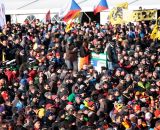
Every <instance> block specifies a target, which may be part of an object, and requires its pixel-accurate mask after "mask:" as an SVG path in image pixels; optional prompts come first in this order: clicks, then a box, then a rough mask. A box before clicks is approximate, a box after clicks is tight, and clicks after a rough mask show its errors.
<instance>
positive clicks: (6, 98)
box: [1, 91, 9, 101]
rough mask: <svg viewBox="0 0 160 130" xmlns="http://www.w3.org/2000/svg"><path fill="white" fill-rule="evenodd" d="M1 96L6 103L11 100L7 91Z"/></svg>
mask: <svg viewBox="0 0 160 130" xmlns="http://www.w3.org/2000/svg"><path fill="white" fill-rule="evenodd" d="M1 96H2V97H3V99H4V100H5V101H6V100H8V98H9V95H8V92H7V91H2V92H1Z"/></svg>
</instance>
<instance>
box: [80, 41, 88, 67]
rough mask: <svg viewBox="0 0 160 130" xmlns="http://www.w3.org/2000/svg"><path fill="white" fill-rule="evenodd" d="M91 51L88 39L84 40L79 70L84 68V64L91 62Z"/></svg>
mask: <svg viewBox="0 0 160 130" xmlns="http://www.w3.org/2000/svg"><path fill="white" fill-rule="evenodd" d="M89 55H90V51H89V49H88V43H87V41H84V42H83V44H82V46H81V48H80V59H79V70H81V69H82V68H83V65H88V64H89Z"/></svg>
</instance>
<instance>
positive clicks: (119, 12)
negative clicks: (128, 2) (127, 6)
mask: <svg viewBox="0 0 160 130" xmlns="http://www.w3.org/2000/svg"><path fill="white" fill-rule="evenodd" d="M109 21H110V22H111V23H112V24H122V23H123V8H121V7H114V8H113V9H112V10H111V11H110V14H109Z"/></svg>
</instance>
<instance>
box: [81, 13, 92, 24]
mask: <svg viewBox="0 0 160 130" xmlns="http://www.w3.org/2000/svg"><path fill="white" fill-rule="evenodd" d="M83 13H84V14H85V15H86V16H87V18H88V20H89V23H91V18H90V17H89V16H88V14H87V13H86V12H83Z"/></svg>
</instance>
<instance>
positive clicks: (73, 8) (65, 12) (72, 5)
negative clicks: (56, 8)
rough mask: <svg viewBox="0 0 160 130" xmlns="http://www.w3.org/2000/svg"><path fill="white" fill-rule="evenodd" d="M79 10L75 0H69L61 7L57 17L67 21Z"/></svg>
mask: <svg viewBox="0 0 160 130" xmlns="http://www.w3.org/2000/svg"><path fill="white" fill-rule="evenodd" d="M80 11H81V8H80V7H79V5H78V4H77V3H76V2H75V0H69V3H67V5H66V6H65V8H63V9H61V10H60V12H59V17H60V18H61V19H62V20H63V21H64V22H68V21H69V20H70V19H73V18H74V16H75V14H77V13H78V12H80Z"/></svg>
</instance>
